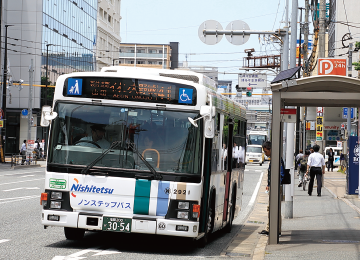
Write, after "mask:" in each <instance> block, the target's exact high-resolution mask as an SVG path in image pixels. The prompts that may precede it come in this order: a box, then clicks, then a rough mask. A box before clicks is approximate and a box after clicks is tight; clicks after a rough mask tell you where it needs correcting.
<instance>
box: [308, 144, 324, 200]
mask: <svg viewBox="0 0 360 260" xmlns="http://www.w3.org/2000/svg"><path fill="white" fill-rule="evenodd" d="M313 149H314V153H312V154H310V156H309V158H308V164H307V165H308V167H307V171H306V173H307V174H309V173H310V183H309V191H308V194H309V196H311V195H312V190H313V186H314V179H315V176H316V181H317V195H318V197H320V196H321V187H322V175H323V174H325V160H324V156H322V154H320V153H319V150H320V146H319V145H317V144H316V145H314V146H313Z"/></svg>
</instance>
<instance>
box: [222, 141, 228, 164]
mask: <svg viewBox="0 0 360 260" xmlns="http://www.w3.org/2000/svg"><path fill="white" fill-rule="evenodd" d="M221 159H222V163H223V164H222V166H223V167H222V170H226V169H227V167H226V166H227V164H226V159H227V149H226V144H223V148H222V152H221Z"/></svg>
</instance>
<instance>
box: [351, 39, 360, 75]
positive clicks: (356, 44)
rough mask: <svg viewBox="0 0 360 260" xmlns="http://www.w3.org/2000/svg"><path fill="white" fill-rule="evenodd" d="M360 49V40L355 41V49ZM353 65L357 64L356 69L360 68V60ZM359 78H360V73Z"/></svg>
mask: <svg viewBox="0 0 360 260" xmlns="http://www.w3.org/2000/svg"><path fill="white" fill-rule="evenodd" d="M359 49H360V42H356V43H355V50H359ZM352 65H354V66H355V68H354V70H358V71H359V70H360V62H353V63H352ZM358 74H359V75H358V78H360V73H358Z"/></svg>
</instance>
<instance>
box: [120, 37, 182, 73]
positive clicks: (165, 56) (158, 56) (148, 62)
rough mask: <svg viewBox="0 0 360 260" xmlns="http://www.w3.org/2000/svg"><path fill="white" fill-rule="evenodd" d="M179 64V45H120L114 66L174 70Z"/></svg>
mask: <svg viewBox="0 0 360 260" xmlns="http://www.w3.org/2000/svg"><path fill="white" fill-rule="evenodd" d="M178 63H179V43H178V42H170V43H169V44H140V43H121V44H120V55H119V58H118V59H117V60H114V65H120V66H133V67H147V68H158V69H162V68H163V69H176V68H178Z"/></svg>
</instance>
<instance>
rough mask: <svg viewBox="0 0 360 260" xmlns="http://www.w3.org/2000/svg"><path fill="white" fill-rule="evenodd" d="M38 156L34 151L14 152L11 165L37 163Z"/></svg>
mask: <svg viewBox="0 0 360 260" xmlns="http://www.w3.org/2000/svg"><path fill="white" fill-rule="evenodd" d="M36 164H37V158H36V154H34V152H27V153H26V155H23V154H13V155H11V167H13V166H16V165H36Z"/></svg>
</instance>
